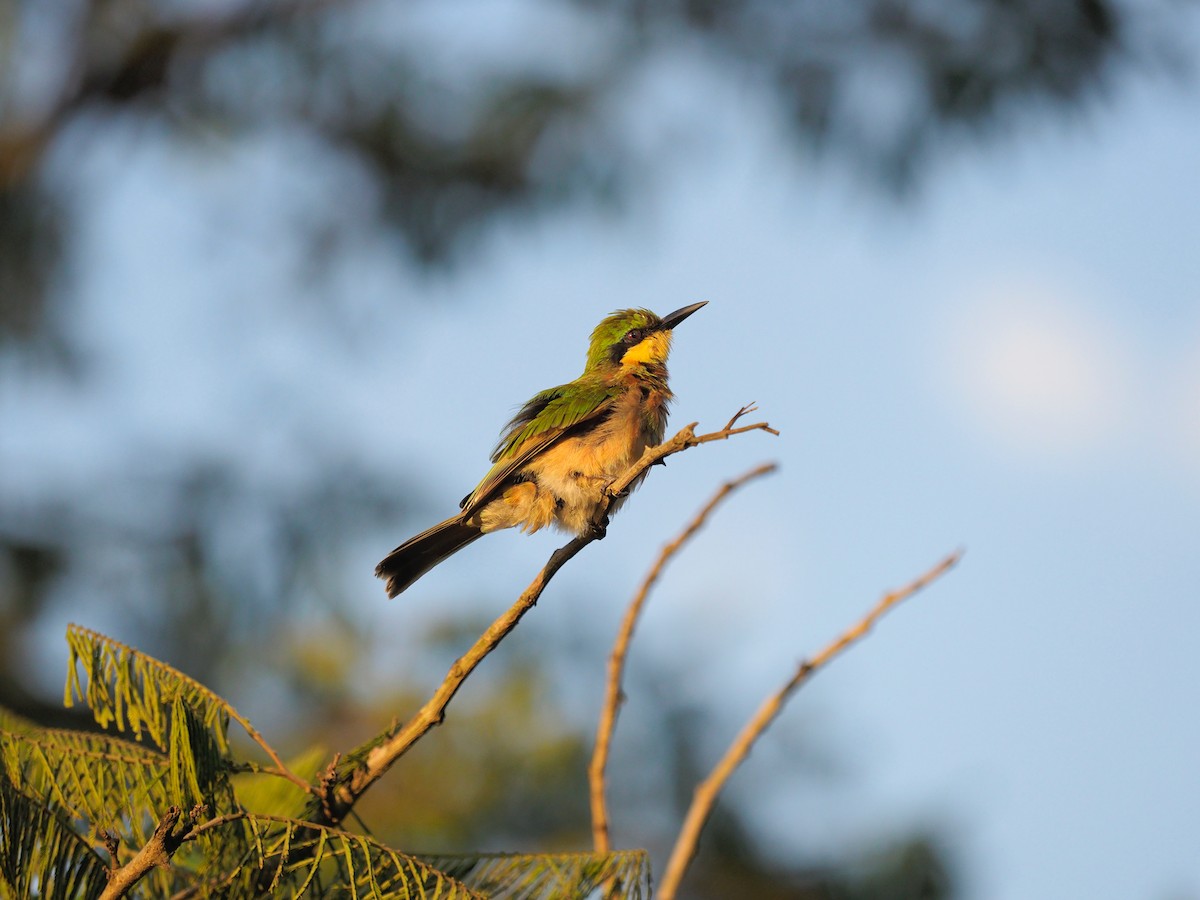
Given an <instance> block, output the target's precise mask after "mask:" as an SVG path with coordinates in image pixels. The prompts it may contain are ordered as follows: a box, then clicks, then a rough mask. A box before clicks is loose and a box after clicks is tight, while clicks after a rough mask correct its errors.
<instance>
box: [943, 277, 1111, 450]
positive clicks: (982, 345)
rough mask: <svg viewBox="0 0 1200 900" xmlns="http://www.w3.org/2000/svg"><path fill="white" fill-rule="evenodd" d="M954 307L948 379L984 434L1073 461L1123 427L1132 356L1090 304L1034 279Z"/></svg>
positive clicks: (994, 288)
mask: <svg viewBox="0 0 1200 900" xmlns="http://www.w3.org/2000/svg"><path fill="white" fill-rule="evenodd" d="M958 303H959V305H960V309H961V312H960V313H959V314H958V315H957V316H956V317H954V320H953V321H952V322H951V327H950V329H949V331H948V335H947V338H948V340H949V345H950V346H949V353H948V358H949V362H950V370H949V372H948V373H946V377H947V378H948V381H949V385H950V386H951V388H952V389H953V391H954V394H955V398H956V400H957V401H958V403H960V404H961V405H962V406H963V408H964V409H965V410H966V411H967V413H968V414H969V416H970V417H971V418H972V419H973V420H974V425H975V427H976V428H977V429H979V430H981V431H982V432H983V433H984V434H985V435H986V436H987V437H988V438H990V439H993V440H996V441H998V442H1001V443H1002V444H1004V445H1006V446H1007V447H1008V448H1009V449H1011V450H1017V451H1022V452H1025V453H1029V454H1034V455H1038V456H1053V457H1064V456H1070V457H1077V456H1079V455H1081V454H1085V453H1089V452H1093V451H1096V450H1098V449H1101V448H1103V447H1105V446H1106V445H1107V444H1109V443H1110V442H1111V441H1112V440H1113V439H1114V438H1115V437H1116V436H1117V435H1119V434H1120V433H1121V432H1122V431H1123V430H1124V429H1126V428H1127V427H1128V426H1129V425H1130V418H1131V409H1130V405H1131V404H1130V397H1131V395H1132V393H1133V390H1132V387H1133V385H1132V380H1133V371H1132V366H1131V364H1130V355H1129V353H1128V352H1127V351H1126V348H1125V347H1124V345H1123V344H1124V342H1123V341H1122V340H1121V336H1120V335H1119V333H1118V332H1117V330H1116V329H1115V328H1113V327H1112V326H1111V325H1110V323H1108V322H1107V321H1105V319H1104V318H1103V316H1102V315H1101V313H1100V312H1099V311H1098V310H1097V309H1095V308H1090V307H1089V306H1088V305H1087V304H1085V303H1083V302H1081V301H1080V300H1078V299H1076V297H1074V296H1072V294H1071V293H1070V292H1069V291H1065V290H1062V289H1059V288H1058V287H1056V286H1053V285H1050V284H1047V283H1039V282H1036V281H1028V282H1007V283H1004V282H1002V283H994V284H992V285H990V286H988V287H986V288H985V289H983V290H977V291H973V292H967V293H966V295H965V296H963V297H961V298H960V299H959V301H958Z"/></svg>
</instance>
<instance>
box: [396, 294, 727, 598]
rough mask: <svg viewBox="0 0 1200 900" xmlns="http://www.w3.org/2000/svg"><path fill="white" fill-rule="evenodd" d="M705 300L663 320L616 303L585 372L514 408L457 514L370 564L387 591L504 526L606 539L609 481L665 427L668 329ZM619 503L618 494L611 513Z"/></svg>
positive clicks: (668, 397) (401, 586)
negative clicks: (604, 506) (602, 513)
mask: <svg viewBox="0 0 1200 900" xmlns="http://www.w3.org/2000/svg"><path fill="white" fill-rule="evenodd" d="M706 303H707V301H704V302H701V303H693V304H692V305H691V306H685V307H683V309H677V310H675V312H673V313H671V314H670V315H666V316H663V317H662V318H659V317H658V316H656V315H655V314H654V313H652V312H650V310H648V309H622V310H618V311H617V312H615V313H613V314H612V315H610V316H609V317H608V318H606V319H605V320H604V321H603V322H601V323H600V324H599V325H597V326H596V329H595V330H594V331H593V332H592V339H591V342H590V344H589V345H588V354H587V364H586V365H585V366H584V369H583V374H582V375H580V376H579V377H578V378H576V379H575V380H574V381H572V382H569V383H567V384H561V385H559V386H558V387H553V388H550V389H549V390H546V391H542V392H541V393H540V394H537V395H536V396H535V397H534V398H533V399H532V400H530V401H529V402H528V403H526V404H525V405H524V406H523V407H521V410H520V411H519V412H518V413H517V414H516V415H515V416H514V417H513V419H512V421H511V422H509V423H508V425H507V426H506V427H505V429H504V432H503V434H501V436H500V442H499V443H498V444H497V445H496V449H495V450H493V451H492V462H493V463H494V465H493V466H492V468H491V470H490V471H489V472H488V473H487V474H486V475H484V476H483V481H481V482H479V486H478V487H476V488H475V490H473V491H471V493H469V494H467V496H466V497H464V498H463V500H462V502H461V503H460V504H459V507H460V508H461V510H462V511H461V512H459V513H457V514H456V515H453V516H451V517H450V518H449V519H447V520H446V521H444V522H441V523H439V524H437V525H434V526H433V527H432V528H429V529H427V530H426V531H422V532H421V533H420V534H418V535H416V536H415V537H412V538H409V539H408V540H407V541H405V542H404V543H403V544H401V545H400V546H399V547H397V548H396V549H395V550H393V551H392V552H391V553H389V554H388V555H387V556H386V557H385V558H384V560H383V561H382V562H381V563H380V564H379V565H378V566H376V567H375V575H376V577H378V578H385V579H387V592H388V596H389V597H395V596H396V595H397V594H399V593H400V592H401V591H403V590H404V589H405V588H407V587H408V586H409V585H411V584H412V583H413V582H414V581H416V580H417V579H418V578H420V577H421V576H422V575H424V574H425V573H426V572H428V571H429V570H430V569H432V568H433V567H434V566H436V565H437V564H438V563H440V562H441V561H442V560H444V559H446V558H447V557H448V556H450V555H451V554H452V553H455V552H457V551H458V550H461V549H462V548H463V547H465V546H466V545H467V544H469V543H471V542H472V541H473V540H475V539H476V538H478V537H479V536H480V535H484V534H488V533H490V532H493V531H499V530H500V529H501V528H514V527H516V526H518V525H519V526H520V527H521V530H522V531H526V532H534V531H537V530H538V529H540V528H545V527H546V526H547V525H556V526H558V527H559V528H561V529H563V530H564V531H569V532H572V533H574V534H576V535H578V536H581V537H582V536H583V535H585V534H588V533H589V532H593V531H595V532H598V533H599V536H601V537H603V535H604V528H605V525H606V523H607V519H605V520H604V521H601V522H594V521H593V520H594V519H595V513H596V509H597V506H598V505H599V504H600V502H601V500H602V499H603V497H604V495H605V492H606V491H607V490H608V487H609V485H610V484H612V482H613V480H614V479H615V478H616V477H617V476H619V475H621V474H622V473H623V472H624V471H625V470H626V469H628V468H629V467H630V466H631V465H633V463H635V462H637V460H638V459H639V458H640V457H641V455H642V451H644V450H645V449H646V448H647V447H652V446H654V445H655V444H658V443H660V442H661V441H662V439H663V433H664V432H665V430H666V427H667V404H668V403H669V402H670V400H671V391H670V388H668V387H667V355H668V354H669V353H670V351H671V330H672V329H673V328H675V326H676V325H678V324H679V323H680V322H682V321H683V320H684V319H686V318H687V317H688V316H690V315H691V314H692V313H694V312H695V311H696V310H698V309H700V307H702V306H704V305H705V304H706ZM644 475H645V473H643V476H644ZM640 481H641V478H639V479H638V481H636V482H634V484H633V485H632V486H631V487H636V486H637V485H638V483H640ZM623 500H624V497H618V498H615V499H614V500H613V501H612V505H611V506H610V507H609V512H615V511H616V509H617V507H618V506H620V505H621V503H622V501H623Z"/></svg>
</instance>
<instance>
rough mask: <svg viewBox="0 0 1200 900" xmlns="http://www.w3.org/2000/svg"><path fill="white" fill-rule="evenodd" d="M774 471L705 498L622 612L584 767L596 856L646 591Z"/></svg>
mask: <svg viewBox="0 0 1200 900" xmlns="http://www.w3.org/2000/svg"><path fill="white" fill-rule="evenodd" d="M752 408H753V407H743V408H742V409H741V410H739V411H738V413H737V414H736V415H735V416H734V417H733V418H732V419H730V420H729V424H728V425H726V426H725V430H726V431H728V430H729V429H731V428H732V427H733V425H734V423H735V422H737V420H738V419H739V418H740V417H741V416H742V415H744V414H745V413H747V412H749V411H751V410H752ZM776 468H778V466H777V465H776V464H775V463H765V464H764V465H761V466H758V467H757V468H754V469H751V470H750V471H749V472H746V473H745V474H744V475H741V476H739V477H737V478H734V479H732V480H730V481H727V482H725V483H724V484H723V485H721V487H720V488H718V489H717V492H716V493H715V494H713V496H712V497H711V498H710V499H709V501H708V503H706V504H705V505H704V507H703V508H702V509H701V510H700V511H699V512H698V513H696V515H695V516H694V517H693V518H692V520H691V522H689V523H688V524H687V527H685V528H684V529H683V531H681V532H680V533H679V534H678V536H676V537H675V539H674V540H672V541H671V542H670V543H668V544H667V545H666V546H664V547H663V548H662V551H661V552H660V553H659V555H658V559H657V560H655V562H654V565H653V566H652V567H651V568H650V571H649V572H648V573H647V574H646V577H645V578H644V579H643V580H642V583H641V585H640V586H639V587H638V590H637V593H636V594H635V595H634V598H633V600H632V601H631V602H630V604H629V606H628V608H627V609H626V610H625V616H624V618H623V619H622V620H621V627H620V630H619V631H618V633H617V638H616V641H615V642H614V643H613V648H612V653H611V655H610V656H609V659H608V681H607V685H606V688H605V693H604V705H603V706H602V707H601V709H600V724H599V726H598V727H597V728H596V745H595V748H594V749H593V750H592V761H591V764H590V765H589V766H588V786H589V794H590V798H591V807H592V841H593V844H594V846H595V850H596V852H597V853H608V852H610V851H611V850H612V844H611V839H610V835H609V824H608V806H607V803H606V802H605V797H604V792H605V779H606V772H607V769H608V756H609V750H610V748H611V746H612V735H613V729H614V728H615V727H616V722H617V713H618V712H619V711H620V707H621V704H622V703H623V702H624V700H625V693H624V691H623V690H622V686H621V685H622V680H623V678H624V673H625V659H626V657H627V656H628V653H629V642H630V640H631V639H632V638H633V630H634V628H635V627H636V626H637V620H638V618H639V616H640V615H641V612H642V607H643V606H644V605H645V603H646V598H647V596H648V595H649V593H650V589H651V588H652V587H653V586H654V585H655V583H656V582H657V581H658V578H659V576H660V575H661V574H662V572H663V569H664V568H665V567H666V564H667V562H668V561H669V560H670V559H671V557H673V556H674V555H675V554H676V553H678V552H679V550H680V549H682V547H683V545H684V544H686V543H687V542H688V541H689V540H690V539H691V538H692V536H693V535H694V534H696V532H697V531H699V530H700V529H701V528H702V527H703V526H704V523H705V521H707V519H708V517H709V515H710V514H711V513H712V512H713V510H715V509H716V508H717V506H718V505H720V503H721V501H722V500H724V499H725V498H726V497H728V496H729V495H730V494H731V493H733V492H734V491H735V490H737V489H738V488H739V487H741V486H742V485H743V484H745V483H746V482H748V481H751V480H753V479H755V478H759V477H761V476H763V475H768V474H770V473H771V472H774V471H775V470H776Z"/></svg>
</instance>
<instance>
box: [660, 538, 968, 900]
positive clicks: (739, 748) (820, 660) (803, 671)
mask: <svg viewBox="0 0 1200 900" xmlns="http://www.w3.org/2000/svg"><path fill="white" fill-rule="evenodd" d="M961 558H962V551H961V550H959V551H955V552H954V553H951V554H950V555H949V556H947V557H946V558H945V559H943V560H942V561H941V562H939V563H938V564H937V565H936V566H934V567H933V568H932V569H930V570H929V571H928V572H926V573H925V574H924V575H922V576H921V577H920V578H917V579H916V580H915V581H913V582H911V583H910V584H908V585H906V586H905V587H903V588H900V589H899V590H897V591H893V592H891V593H889V594H886V595H885V596H884V597H883V599H882V600H880V601H879V603H878V604H876V606H875V608H874V609H872V610H871V611H870V612H869V613H867V614H866V616H864V617H863V618H862V619H861V620H860V621H859V622H858V623H857V624H855V625H854V626H853V627H851V628H849V629H847V630H846V631H845V632H844V633H843V634H842V635H841V636H840V637H838V638H837V639H836V640H835V641H833V642H832V643H831V644H829V646H827V647H826V648H825V649H824V650H822V651H821V652H820V653H818V654H817V655H816V656H814V657H813V658H812V659H809V660H805V661H804V662H802V663H801V664H800V666H799V668H797V669H796V672H795V674H793V675H792V677H791V678H790V679H788V681H787V683H786V684H784V685H783V687H782V688H780V689H779V690H778V691H776V692H775V693H774V694H772V695H771V696H770V697H768V698H767V699H766V700H765V701H763V704H762V705H761V706H760V707H759V708H758V711H757V712H756V713H755V714H754V716H753V717H752V718H751V719H750V721H748V722H747V723H746V725H745V726H744V727H743V728H742V730H741V732H740V733H739V734H738V736H737V737H736V738H734V740H733V742H732V743H731V744H730V745H729V748H728V749H727V750H726V751H725V755H724V756H722V757H721V760H720V761H719V762H718V763H717V764H716V765H715V766H714V767H713V769H712V771H711V772H709V774H708V776H707V777H706V778H705V779H704V780H703V781H701V782H700V783H699V784H698V785H697V786H696V789H695V792H694V793H693V795H692V803H691V806H690V807H689V808H688V811H687V815H686V816H685V818H684V820H683V827H682V828H680V830H679V837H678V838H676V840H675V847H674V849H673V850H672V851H671V858H670V860H669V861H668V862H667V869H666V872H665V873H664V875H663V879H662V882H661V883H660V884H659V888H658V892H657V893H656V895H655V896H656V897H658V898H659V900H674V897H675V895H676V893H677V892H678V890H679V883H680V881H681V880H682V879H683V876H684V873H686V872H687V868H688V866H689V865H690V864H691V861H692V859H693V858H694V857H695V855H696V843H697V841H698V840H699V839H700V832H701V830H702V829H703V828H704V825H705V823H706V822H707V821H708V817H709V815H710V814H711V813H712V808H713V805H714V804H715V803H716V801H717V797H718V796H719V795H720V793H721V790H722V789H723V788H724V786H725V783H726V782H727V781H728V780H729V777H730V776H731V775H732V774H733V772H734V770H735V769H737V767H738V766H739V765H740V764H741V762H742V760H744V759H745V758H746V756H747V755H748V754H749V753H750V748H751V747H752V746H753V744H754V742H755V741H756V740H758V738H759V736H760V735H762V733H763V732H764V731H766V729H767V727H768V726H769V725H770V724H771V723H772V722H773V721H774V720H775V717H776V716H778V715H779V713H780V711H781V710H782V709H783V707H784V704H786V703H787V701H788V700H789V699H790V698H791V696H792V694H793V693H795V691H796V689H797V688H799V687H800V685H802V684H803V683H804V682H805V681H807V680H808V679H809V677H811V676H812V674H813V673H814V672H816V671H817V670H818V669H820V668H821V667H822V666H824V665H826V664H827V663H829V662H830V660H832V659H833V658H834V657H835V656H837V655H838V654H840V653H841V652H842V651H843V650H845V649H846V648H847V647H849V646H850V645H851V644H853V643H855V642H856V641H858V640H859V639H860V638H862V637H864V636H865V635H866V634H867V632H869V631H870V630H871V628H872V626H874V625H875V623H876V622H878V621H879V619H880V618H882V617H883V615H884V614H885V613H887V612H888V610H890V609H891V608H892V607H894V606H896V605H897V604H898V603H900V602H901V601H902V600H905V599H907V598H908V597H911V596H912V595H913V594H915V593H916V592H917V591H919V590H921V589H922V588H924V587H925V586H927V585H928V584H930V583H931V582H933V581H935V580H937V579H938V578H940V577H941V576H942V575H944V574H945V573H946V572H947V571H948V570H949V569H951V568H952V567H953V566H954V565H955V563H957V562H958V561H959V560H960V559H961Z"/></svg>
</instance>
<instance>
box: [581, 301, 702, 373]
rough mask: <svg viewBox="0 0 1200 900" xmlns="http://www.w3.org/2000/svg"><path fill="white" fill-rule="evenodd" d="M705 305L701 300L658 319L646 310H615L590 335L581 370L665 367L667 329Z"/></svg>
mask: <svg viewBox="0 0 1200 900" xmlns="http://www.w3.org/2000/svg"><path fill="white" fill-rule="evenodd" d="M707 303H708V301H707V300H702V301H701V302H699V303H693V304H692V305H691V306H685V307H683V309H677V310H675V312H673V313H669V314H668V315H665V316H663V317H662V318H659V317H658V316H656V315H655V314H654V313H652V312H650V310H648V309H619V310H617V311H616V312H615V313H613V314H612V315H610V316H608V318H606V319H605V320H604V321H603V322H601V323H600V324H599V325H597V326H596V328H595V330H594V331H593V332H592V340H591V343H590V344H589V345H588V357H587V368H586V370H585V371H588V372H595V371H599V370H603V369H611V368H622V367H630V368H633V367H638V366H655V365H663V364H665V363H666V361H667V355H668V354H669V353H670V352H671V330H672V329H673V328H674V327H675V326H676V325H678V324H679V323H680V322H682V321H683V320H684V319H686V318H687V317H688V316H690V315H691V314H692V313H694V312H695V311H696V310H698V309H699V308H700V307H702V306H704V305H706V304H707Z"/></svg>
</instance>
